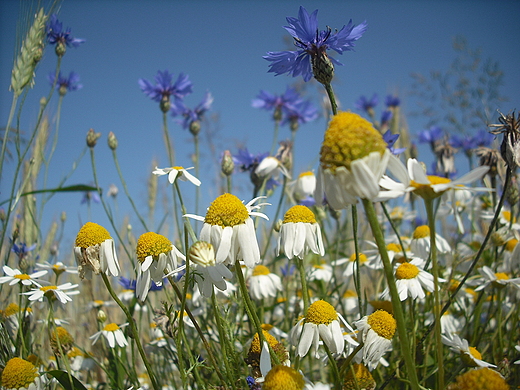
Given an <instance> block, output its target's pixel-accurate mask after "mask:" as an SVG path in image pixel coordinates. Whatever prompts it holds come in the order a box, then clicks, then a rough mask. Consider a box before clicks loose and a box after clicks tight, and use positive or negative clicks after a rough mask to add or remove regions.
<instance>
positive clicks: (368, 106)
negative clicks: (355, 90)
mask: <svg viewBox="0 0 520 390" xmlns="http://www.w3.org/2000/svg"><path fill="white" fill-rule="evenodd" d="M378 103H379V96H377V93H374V94H373V95H372V97H371V98H370V99H367V97H366V96H365V95H361V96H360V97H359V99H358V100H356V102H355V103H354V107H356V108H357V109H358V110H359V111H365V112H366V113H367V114H370V112H372V113H373V109H374V107H375V106H377V104H378Z"/></svg>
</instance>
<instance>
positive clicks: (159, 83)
mask: <svg viewBox="0 0 520 390" xmlns="http://www.w3.org/2000/svg"><path fill="white" fill-rule="evenodd" d="M154 79H155V85H152V83H151V82H149V81H148V80H146V79H139V81H138V82H139V86H140V87H141V91H143V92H144V93H145V95H146V96H148V97H149V98H150V99H152V100H154V101H156V102H158V103H161V110H162V111H163V112H168V111H169V110H170V108H171V105H172V104H174V105H181V106H183V104H182V99H183V98H184V97H185V96H186V95H188V94H189V93H191V92H192V83H191V81H190V79H189V76H188V75H185V74H184V73H180V74H179V77H177V81H175V83H173V74H171V73H170V72H168V70H165V71H164V72H161V71H160V70H159V71H158V72H157V75H156V76H155V78H154ZM172 96H173V97H174V100H175V101H174V102H171V97H172Z"/></svg>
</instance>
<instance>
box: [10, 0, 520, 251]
mask: <svg viewBox="0 0 520 390" xmlns="http://www.w3.org/2000/svg"><path fill="white" fill-rule="evenodd" d="M23 3H25V2H23ZM300 5H303V6H305V7H306V8H307V10H308V11H309V12H312V11H313V10H315V9H316V8H318V9H319V13H318V19H319V25H320V28H325V26H327V25H328V26H330V27H332V28H333V29H334V28H338V29H340V28H341V27H342V26H343V25H344V24H347V23H348V21H349V19H353V22H354V23H355V24H359V23H361V22H363V21H364V20H366V21H367V22H368V26H369V27H368V31H367V32H366V33H365V35H364V36H363V37H362V38H361V39H360V40H359V41H357V44H356V48H355V50H356V51H355V52H346V53H344V54H343V56H337V57H336V58H337V59H338V60H340V61H341V62H343V63H344V64H345V66H342V67H337V68H336V80H335V81H336V84H335V90H336V94H337V97H338V99H339V100H340V102H341V108H342V109H345V110H346V109H352V110H353V109H354V107H353V104H354V102H355V101H356V99H357V98H358V97H359V95H361V94H365V95H372V93H374V92H377V93H378V94H379V95H380V97H384V96H385V95H386V94H388V93H397V94H399V95H400V97H401V99H402V102H403V103H402V106H403V111H404V113H405V114H406V113H407V112H408V111H410V110H411V109H413V108H414V107H412V104H413V102H412V100H411V99H410V98H409V97H408V95H407V93H408V92H409V90H410V85H411V82H412V79H411V77H410V73H412V72H419V73H424V74H426V73H428V72H429V71H430V70H433V69H439V70H446V69H447V68H448V66H449V65H450V63H451V61H452V60H453V58H454V55H455V54H454V51H453V49H452V47H451V43H452V39H453V37H454V36H456V35H459V34H462V35H464V36H465V37H466V38H467V39H468V42H469V45H470V46H471V47H473V48H475V47H480V48H481V49H482V50H483V55H484V57H491V58H493V59H494V60H498V61H499V64H500V67H501V69H502V70H503V71H504V73H505V79H504V80H505V85H504V86H503V87H502V89H501V91H502V94H503V95H505V96H507V97H508V98H509V102H507V103H504V104H503V105H502V106H501V107H497V108H499V109H501V110H502V111H503V112H506V113H507V112H508V111H510V110H511V109H514V108H520V107H518V102H519V101H520V88H519V86H520V72H519V71H518V64H520V51H518V50H516V43H517V41H518V39H519V38H520V24H519V23H518V15H519V14H520V2H519V1H319V2H317V1H314V2H313V1H292V0H291V1H280V0H279V1H245V0H244V1H227V0H222V1H154V0H152V1H101V0H97V1H86V0H84V1H78V0H76V1H75V0H65V1H63V3H62V5H61V8H60V11H59V19H60V20H61V21H62V22H63V24H64V27H67V26H69V27H71V28H72V35H73V36H75V37H79V38H85V39H86V40H87V42H86V43H85V44H83V45H81V46H80V47H79V48H77V49H68V51H67V54H66V55H65V57H64V59H63V64H62V70H63V71H64V72H65V73H67V74H68V73H69V72H70V71H72V70H73V71H75V72H77V73H79V75H80V77H81V83H82V84H83V85H84V87H83V89H82V90H80V91H77V92H71V93H69V94H68V95H67V96H66V97H65V100H64V103H63V109H62V119H61V126H60V139H59V143H58V147H57V151H56V155H55V158H54V160H53V162H52V177H51V178H50V180H49V186H52V185H53V184H56V183H57V182H58V181H59V179H60V178H61V177H62V176H63V175H65V174H66V173H67V172H68V171H69V169H70V167H71V164H72V162H73V161H74V160H75V158H76V157H77V155H78V153H79V152H80V151H81V150H82V149H83V147H84V144H85V135H86V132H87V130H88V129H89V128H94V129H95V130H96V131H98V132H101V133H102V134H103V138H102V139H101V140H100V142H99V144H98V146H97V147H96V154H97V161H98V167H99V168H100V169H101V170H102V171H101V172H100V182H101V185H102V186H103V187H104V188H105V190H107V189H108V186H109V185H110V184H111V183H115V184H116V185H118V186H119V187H120V183H119V180H118V178H117V174H116V171H115V168H114V165H113V163H112V158H111V153H110V150H109V149H108V147H106V136H107V135H108V133H109V132H110V131H113V132H114V133H115V134H116V135H117V137H118V139H119V148H118V155H119V157H120V163H121V166H122V169H123V171H124V173H125V176H126V178H127V180H128V181H129V182H130V190H131V192H132V193H133V195H134V197H135V198H136V201H137V204H138V206H139V207H142V208H143V210H144V207H145V204H146V193H147V189H146V180H147V178H148V175H149V173H150V169H151V161H152V159H153V158H156V159H157V160H158V161H159V166H162V167H164V166H166V163H167V157H166V153H165V148H164V145H163V143H162V130H161V113H160V111H159V109H158V105H157V104H156V103H155V102H152V101H151V100H150V99H148V98H147V97H146V96H145V95H144V94H143V93H142V92H141V91H140V89H139V86H138V84H137V80H138V79H139V78H147V79H152V78H153V77H154V76H155V74H156V73H157V71H158V70H164V69H168V70H169V71H170V72H172V73H174V74H175V75H177V74H178V73H179V72H184V73H187V74H189V76H190V79H191V81H192V82H193V85H194V92H193V94H192V95H190V96H188V97H187V99H186V102H187V104H188V105H191V106H194V105H195V104H197V103H198V102H199V101H200V100H201V99H202V97H203V95H204V93H205V92H206V91H207V90H209V91H210V92H211V93H212V94H213V96H214V98H215V101H214V104H213V109H212V112H213V113H218V115H219V117H220V121H219V123H218V128H219V132H218V135H217V138H216V139H215V140H214V143H215V145H216V150H217V152H218V153H220V152H221V151H222V150H224V149H230V150H231V151H232V152H235V151H236V149H237V146H238V145H245V146H247V147H248V148H249V150H250V151H251V152H254V153H259V152H264V151H267V150H268V149H269V148H270V145H271V141H272V127H273V126H272V121H271V120H270V116H269V114H267V113H266V112H265V111H262V110H258V109H254V108H252V107H251V99H253V98H254V97H255V96H256V95H257V94H258V92H259V91H260V89H265V90H268V91H270V92H273V93H283V92H284V91H285V89H286V86H287V85H288V84H290V83H293V82H294V81H295V80H294V79H292V78H291V77H289V76H285V75H283V76H277V77H275V76H273V74H271V73H267V70H268V63H267V61H265V60H264V59H262V56H263V55H264V54H265V53H266V52H267V51H276V50H284V49H286V48H287V46H286V44H285V43H284V38H288V37H289V34H288V33H287V32H286V31H285V30H284V29H283V28H282V26H284V25H286V20H285V17H286V16H297V13H298V7H299V6H300ZM19 12H20V2H19V1H15V0H1V1H0V118H1V119H0V121H1V122H2V123H4V125H5V123H6V122H7V117H8V110H9V106H10V102H11V98H12V94H11V93H10V92H9V91H8V87H9V83H10V74H11V68H12V61H13V60H12V58H13V52H14V47H15V46H14V45H15V38H16V26H17V20H18V16H19ZM55 63H56V57H55V55H54V52H53V50H52V49H51V50H48V51H46V53H45V57H44V59H43V61H42V62H41V64H40V65H39V66H38V69H37V78H36V86H35V88H34V89H33V91H31V93H30V95H29V97H28V98H27V101H26V103H25V109H24V120H23V121H22V128H23V129H24V130H26V129H28V128H30V126H31V125H33V124H34V122H35V117H36V112H37V109H38V100H39V99H40V97H41V96H43V95H46V94H47V92H48V87H49V85H48V82H47V74H48V73H49V72H50V71H52V70H53V69H54V66H55ZM316 90H319V88H318V89H316V88H313V89H311V90H310V91H316ZM310 97H311V98H312V99H313V100H314V102H315V103H316V104H319V99H320V98H321V96H319V95H317V94H313V95H312V96H310ZM56 103H57V95H55V96H54V100H53V102H52V103H51V104H50V110H49V115H50V117H51V119H52V118H54V115H55V109H56ZM408 123H409V126H410V132H411V133H412V134H413V133H416V132H418V131H420V130H422V129H423V126H424V124H425V120H424V119H423V118H408ZM169 125H170V128H171V130H172V134H173V137H174V138H175V145H176V151H177V161H176V163H178V164H179V165H184V166H190V165H192V164H191V162H190V157H189V155H190V153H191V152H192V150H193V146H192V144H191V142H190V139H191V136H190V134H189V133H188V132H187V131H185V130H182V128H181V127H180V126H179V125H177V124H176V123H174V122H173V121H170V124H169ZM324 126H325V122H324V120H323V118H321V119H320V120H317V121H315V122H313V123H311V124H307V125H304V126H302V127H301V129H300V130H299V133H298V138H297V145H296V148H297V155H296V157H295V163H296V170H295V171H296V172H299V171H301V170H308V169H314V168H316V161H317V155H318V152H319V146H320V143H321V141H322V136H323V129H324ZM202 131H204V128H203V130H202ZM280 137H281V138H285V137H287V138H288V137H289V131H288V129H282V130H281V133H280ZM202 149H203V159H204V162H203V164H202V167H203V171H204V174H203V175H201V176H202V177H201V180H202V181H203V194H204V198H203V199H204V200H205V202H203V207H202V208H204V207H206V205H207V204H208V202H210V201H211V200H212V199H213V198H214V197H215V196H216V195H218V188H217V187H216V186H215V183H214V178H215V172H216V171H215V167H213V166H212V165H211V160H210V159H209V157H210V156H209V155H208V153H207V149H206V146H205V145H203V146H202ZM4 169H5V170H6V172H7V171H8V170H9V169H13V168H12V164H8V165H6V166H5V168H4ZM161 179H162V180H160V182H159V185H160V186H161V187H164V186H166V178H161ZM90 182H92V173H91V169H90V161H89V159H88V156H86V158H84V159H83V161H82V162H81V164H80V166H79V167H78V169H77V171H76V173H75V174H74V175H73V176H72V177H71V178H70V179H69V181H68V184H76V183H90ZM235 183H236V184H237V185H239V186H240V188H241V189H242V190H241V191H240V193H239V194H238V195H239V197H241V198H242V199H245V200H246V201H247V200H249V199H250V197H251V195H250V194H251V187H250V186H249V183H248V182H247V177H246V176H245V175H242V176H240V177H237V178H236V179H235ZM182 186H183V188H186V189H187V187H188V184H187V183H182ZM2 187H5V185H4V184H3V183H2ZM0 190H1V192H2V194H1V195H2V199H4V198H5V197H4V196H3V195H4V194H5V191H6V189H5V188H2V189H0ZM119 198H120V201H121V203H120V213H121V215H123V214H124V213H125V212H126V211H127V210H129V207H128V204H127V203H126V202H125V201H124V199H123V198H124V195H123V194H122V193H121V194H120V196H119ZM80 200H81V195H80V194H72V195H59V196H56V197H55V198H54V199H53V201H52V202H51V203H50V204H49V205H48V210H47V214H46V220H48V221H50V220H52V219H53V218H58V217H59V214H60V212H61V210H65V211H67V213H68V215H69V223H68V225H67V226H68V229H70V235H72V236H74V234H75V232H76V231H77V228H78V227H79V224H80V222H86V220H87V209H86V206H84V205H83V206H80V204H79V203H80ZM92 207H93V208H92V220H93V221H100V222H101V223H104V222H103V221H105V218H104V216H103V215H104V214H103V210H102V208H101V206H100V205H93V206H92ZM190 211H192V210H190ZM131 222H132V223H133V225H134V226H137V221H136V220H135V219H134V218H132V220H131ZM139 233H141V232H139ZM61 249H62V250H67V248H64V247H62V248H61Z"/></svg>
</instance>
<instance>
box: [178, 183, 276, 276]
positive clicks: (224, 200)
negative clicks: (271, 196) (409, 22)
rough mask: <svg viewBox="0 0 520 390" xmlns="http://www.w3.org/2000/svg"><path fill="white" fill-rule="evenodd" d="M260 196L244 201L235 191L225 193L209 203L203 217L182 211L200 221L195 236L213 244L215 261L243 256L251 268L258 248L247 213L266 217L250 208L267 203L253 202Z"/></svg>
mask: <svg viewBox="0 0 520 390" xmlns="http://www.w3.org/2000/svg"><path fill="white" fill-rule="evenodd" d="M260 198H262V197H258V198H255V199H253V200H251V201H250V202H249V203H247V204H246V205H244V204H243V203H242V202H241V201H240V199H238V198H237V197H236V196H235V195H232V194H227V193H226V194H223V195H220V196H219V197H218V198H216V199H215V200H214V201H213V202H212V203H211V205H210V206H209V208H208V211H207V213H206V217H201V216H198V215H193V214H186V215H185V217H188V218H193V219H196V220H198V221H202V222H204V225H203V226H202V230H201V231H200V236H199V239H200V240H201V241H206V242H209V243H210V244H211V245H213V246H214V247H215V248H216V251H217V255H216V258H215V260H216V262H217V263H218V264H234V263H235V261H236V260H244V263H245V265H246V266H247V267H249V268H253V267H254V266H255V264H257V263H259V262H260V249H259V247H258V241H257V239H256V232H255V226H254V223H253V220H252V219H251V216H258V217H262V218H265V219H267V220H269V218H267V216H266V215H265V214H263V213H260V212H256V211H253V210H256V209H258V208H260V207H262V206H263V205H266V204H267V203H261V204H258V205H254V206H253V203H254V202H255V201H256V200H258V199H260Z"/></svg>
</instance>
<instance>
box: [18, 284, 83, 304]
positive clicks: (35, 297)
mask: <svg viewBox="0 0 520 390" xmlns="http://www.w3.org/2000/svg"><path fill="white" fill-rule="evenodd" d="M76 287H78V285H77V284H72V283H65V284H60V285H59V286H43V287H40V288H37V289H32V290H31V291H28V292H26V293H23V294H24V295H28V296H29V301H42V300H43V297H44V296H45V297H47V298H48V299H49V300H52V299H54V298H56V299H57V300H58V301H60V302H61V303H63V304H66V303H67V302H72V298H71V297H70V295H76V294H79V291H77V290H75V291H67V290H71V289H73V288H76ZM65 291H66V292H65Z"/></svg>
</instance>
